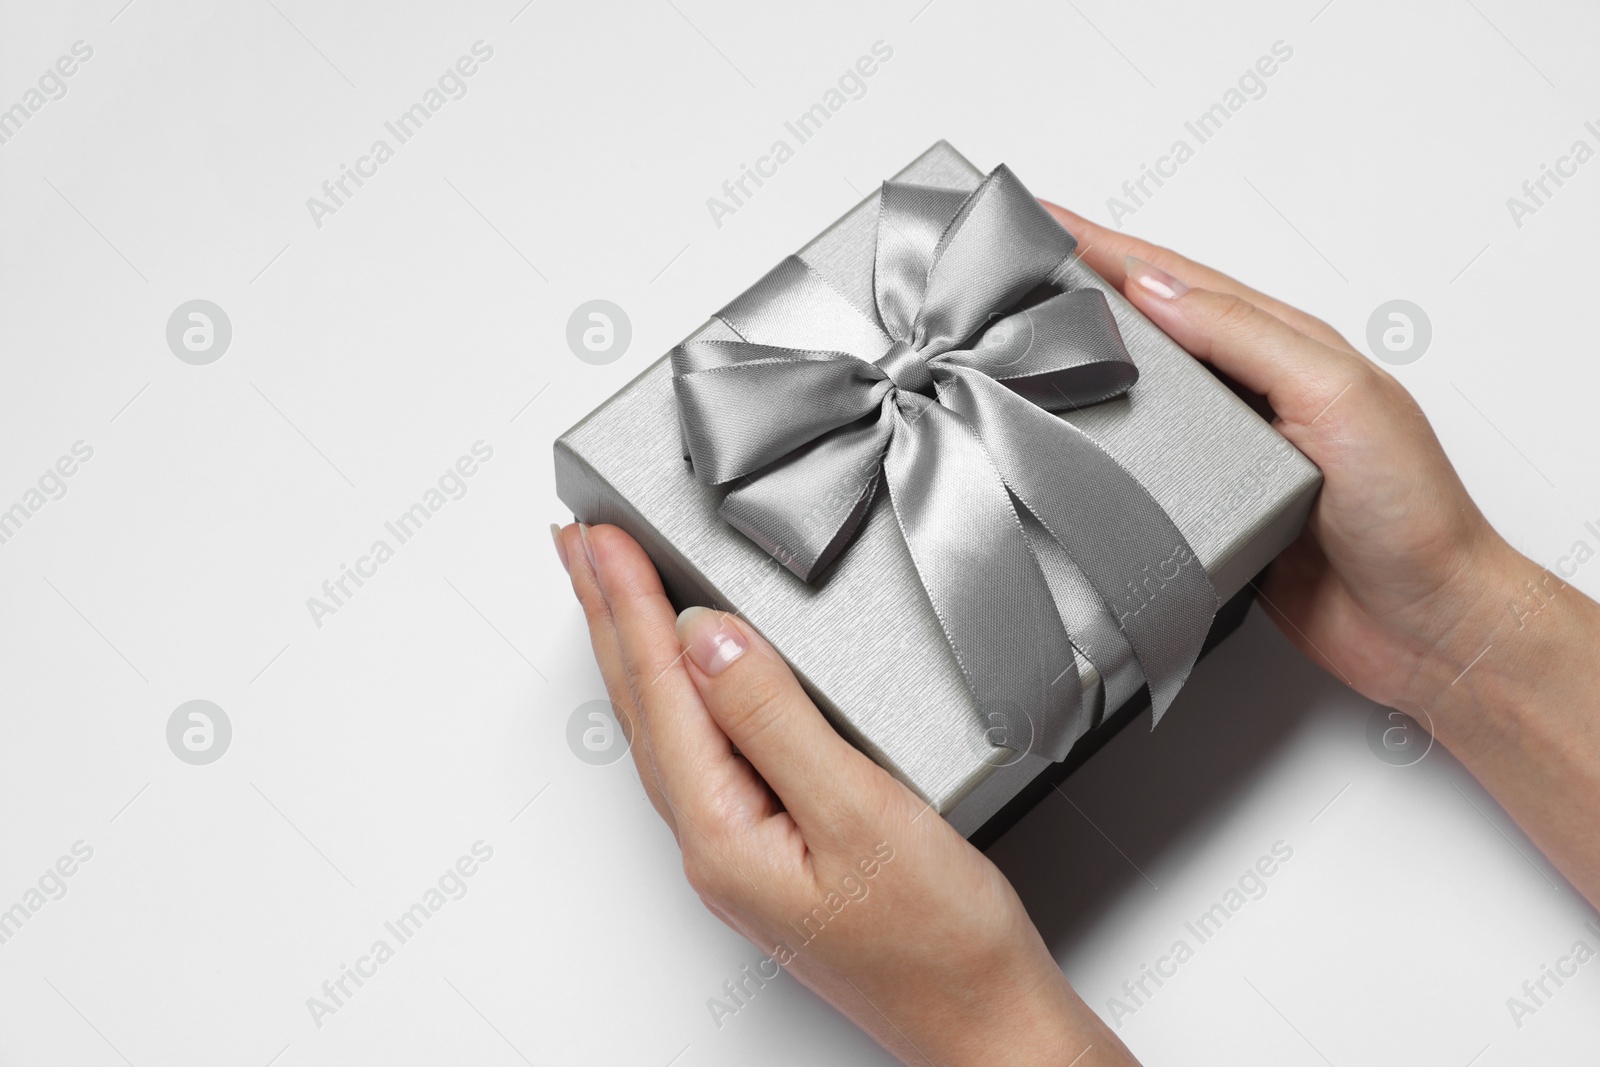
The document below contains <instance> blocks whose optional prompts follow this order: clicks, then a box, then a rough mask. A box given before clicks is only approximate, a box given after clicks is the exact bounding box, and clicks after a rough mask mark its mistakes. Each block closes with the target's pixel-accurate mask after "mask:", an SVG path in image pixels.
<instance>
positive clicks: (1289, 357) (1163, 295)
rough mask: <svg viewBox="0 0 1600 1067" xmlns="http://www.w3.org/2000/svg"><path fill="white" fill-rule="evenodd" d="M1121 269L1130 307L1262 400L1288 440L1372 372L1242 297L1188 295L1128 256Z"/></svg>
mask: <svg viewBox="0 0 1600 1067" xmlns="http://www.w3.org/2000/svg"><path fill="white" fill-rule="evenodd" d="M1126 269H1127V274H1128V281H1129V285H1128V298H1129V299H1130V300H1131V301H1133V303H1134V305H1135V306H1137V307H1138V308H1139V310H1140V311H1143V312H1144V313H1145V314H1146V315H1148V316H1149V317H1150V320H1151V321H1152V322H1154V323H1155V324H1156V325H1157V326H1159V327H1161V329H1162V330H1164V331H1166V333H1167V334H1168V335H1169V336H1170V337H1171V338H1172V339H1173V340H1175V341H1177V342H1178V343H1179V344H1180V345H1182V346H1183V347H1184V348H1185V349H1187V350H1188V351H1189V352H1190V353H1191V354H1192V355H1194V356H1195V357H1196V358H1198V359H1202V360H1205V361H1206V362H1208V363H1210V364H1212V365H1213V366H1215V367H1216V368H1217V369H1218V370H1220V371H1222V372H1223V373H1224V374H1226V375H1228V376H1229V377H1230V378H1232V379H1234V380H1235V381H1237V382H1238V383H1239V384H1240V385H1243V386H1244V387H1245V388H1246V389H1250V390H1252V391H1254V392H1257V393H1260V394H1261V395H1262V396H1265V397H1266V398H1267V403H1269V404H1271V405H1272V410H1273V411H1275V412H1276V413H1277V415H1278V419H1279V422H1280V424H1281V426H1280V428H1282V429H1283V430H1284V432H1285V433H1286V434H1288V435H1289V436H1291V437H1293V436H1294V434H1293V433H1292V432H1291V431H1292V430H1294V429H1296V428H1299V427H1307V426H1310V425H1312V424H1313V423H1315V422H1316V421H1317V420H1318V419H1319V418H1321V416H1322V415H1323V414H1324V413H1325V412H1326V411H1327V410H1328V408H1329V407H1331V406H1332V404H1333V403H1334V402H1335V401H1337V400H1338V399H1339V398H1340V397H1341V396H1342V395H1343V394H1344V392H1345V391H1346V390H1348V389H1349V388H1350V387H1351V386H1352V385H1354V384H1356V383H1357V382H1361V381H1370V380H1371V379H1372V378H1373V376H1374V375H1375V373H1376V372H1375V371H1374V370H1373V368H1372V365H1371V364H1370V363H1368V362H1367V361H1366V360H1365V359H1363V358H1362V357H1361V356H1357V355H1353V354H1351V353H1348V352H1344V351H1340V350H1337V349H1333V348H1330V347H1328V346H1327V345H1325V344H1322V343H1321V342H1319V341H1315V340H1313V339H1312V338H1310V337H1307V336H1306V335H1305V334H1303V333H1301V332H1300V331H1298V330H1296V329H1294V328H1292V327H1290V326H1289V325H1287V324H1286V323H1284V322H1283V321H1282V320H1281V319H1279V318H1277V317H1276V316H1273V315H1269V314H1267V313H1266V312H1265V311H1262V310H1261V309H1260V308H1258V307H1256V306H1255V305H1254V304H1252V303H1250V302H1249V301H1248V300H1246V299H1244V298H1243V297H1240V296H1237V295H1235V294H1233V293H1217V292H1213V291H1211V290H1209V289H1203V288H1190V287H1189V286H1188V285H1186V284H1185V283H1184V282H1183V281H1181V280H1179V279H1178V278H1175V277H1173V276H1172V275H1171V274H1168V273H1167V272H1166V271H1164V270H1162V269H1161V268H1160V267H1157V266H1154V265H1153V264H1150V263H1145V262H1143V261H1141V260H1139V259H1137V258H1135V257H1132V256H1130V257H1129V258H1128V260H1127V267H1126Z"/></svg>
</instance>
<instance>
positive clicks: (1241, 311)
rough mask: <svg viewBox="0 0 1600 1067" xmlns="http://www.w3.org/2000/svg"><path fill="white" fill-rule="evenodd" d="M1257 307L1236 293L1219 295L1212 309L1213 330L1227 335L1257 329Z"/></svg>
mask: <svg viewBox="0 0 1600 1067" xmlns="http://www.w3.org/2000/svg"><path fill="white" fill-rule="evenodd" d="M1258 314H1259V312H1258V311H1257V310H1256V306H1255V305H1254V304H1252V303H1250V301H1248V300H1246V299H1245V298H1244V297H1242V296H1238V295H1236V294H1234V293H1219V294H1218V295H1217V298H1216V300H1215V301H1214V302H1213V304H1212V307H1211V326H1212V328H1214V329H1216V330H1219V331H1223V332H1226V333H1245V332H1248V331H1250V330H1253V329H1254V328H1255V324H1256V316H1257V315H1258Z"/></svg>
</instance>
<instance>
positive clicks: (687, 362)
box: [672, 166, 1217, 760]
mask: <svg viewBox="0 0 1600 1067" xmlns="http://www.w3.org/2000/svg"><path fill="white" fill-rule="evenodd" d="M1075 247H1076V242H1075V241H1074V239H1073V238H1072V236H1071V235H1070V234H1068V233H1067V232H1066V231H1065V230H1064V229H1062V228H1061V227H1060V226H1059V225H1058V224H1057V223H1056V222H1055V220H1054V219H1052V218H1051V217H1050V215H1049V214H1048V213H1047V212H1046V211H1045V210H1044V209H1043V208H1042V207H1041V206H1040V205H1039V202H1038V201H1037V200H1035V199H1034V198H1033V196H1032V195H1031V194H1029V192H1028V190H1027V189H1026V188H1024V187H1023V185H1022V183H1021V182H1020V181H1018V180H1017V178H1016V177H1015V175H1013V174H1012V173H1011V171H1010V170H1009V169H1007V168H1006V167H1004V166H1001V167H998V168H996V169H995V170H994V171H993V172H992V173H991V174H989V175H988V177H986V178H985V179H984V180H983V182H982V184H980V185H979V186H978V187H977V188H976V189H975V190H973V191H972V192H971V193H970V194H966V193H963V192H961V191H960V190H955V189H940V188H931V187H928V186H920V185H910V184H906V183H901V182H885V183H884V184H883V190H882V193H881V195H880V211H879V217H878V239H877V250H876V260H875V264H874V270H873V290H874V297H875V301H876V306H875V307H874V308H871V309H860V308H857V307H856V306H855V305H854V304H852V303H851V302H850V301H849V300H848V299H846V298H845V297H844V296H842V295H841V294H840V293H839V292H838V291H837V290H835V289H834V288H833V287H832V286H830V285H829V284H828V283H827V282H826V281H825V280H824V279H823V278H822V277H821V276H819V275H817V274H815V273H814V272H813V271H812V270H811V269H810V268H809V267H808V266H807V265H806V264H805V263H804V262H803V261H801V260H800V259H799V258H797V257H794V256H790V257H789V258H787V259H785V260H784V261H783V262H782V263H780V264H779V265H778V266H777V267H775V268H774V269H773V270H772V271H771V272H770V273H768V274H767V275H766V277H764V278H762V279H761V281H759V282H757V283H756V284H755V285H754V286H752V287H751V288H750V289H749V290H747V291H746V292H745V293H744V294H742V295H741V296H739V297H738V298H737V299H735V300H734V301H733V302H732V303H731V304H729V305H728V306H727V307H726V308H723V309H722V311H720V312H718V318H720V319H721V320H722V321H723V322H725V323H726V324H727V325H728V326H729V327H730V328H731V329H732V330H733V331H734V332H735V333H736V334H737V335H738V336H739V337H741V338H743V340H742V341H706V340H690V341H687V342H685V343H684V344H682V345H680V346H679V347H677V348H676V349H674V350H673V352H672V367H673V375H674V378H673V385H674V388H675V390H676V393H677V398H678V405H679V413H680V420H681V423H682V428H683V434H684V440H685V443H686V445H687V447H688V450H689V455H690V457H691V459H692V460H693V463H694V470H695V473H696V476H697V477H699V478H700V479H701V480H702V481H703V482H706V483H708V484H711V485H722V484H724V483H728V482H735V481H737V482H738V483H739V484H738V485H736V486H734V487H733V488H731V489H730V490H729V492H728V493H727V494H726V496H725V497H724V498H723V501H722V504H721V506H720V508H719V511H720V513H721V515H722V516H723V517H724V518H725V519H726V520H727V521H728V522H729V523H730V524H732V525H733V526H734V527H736V528H737V529H738V530H740V531H741V532H743V533H744V534H745V535H746V536H748V537H749V538H751V539H752V540H753V541H755V542H756V543H757V544H758V545H760V546H761V547H762V548H763V549H765V550H766V551H767V552H769V553H771V554H772V555H773V556H775V557H776V558H778V559H779V560H781V561H782V562H783V563H784V565H785V566H787V567H788V568H789V569H790V570H791V571H793V572H794V573H795V574H796V575H797V576H798V577H799V578H800V579H801V580H802V581H807V582H810V581H812V580H814V579H815V578H816V577H817V576H818V575H819V574H820V573H821V572H822V571H823V570H824V569H825V568H826V567H827V566H828V565H829V564H830V563H831V562H832V561H833V560H834V559H835V558H837V556H838V555H839V554H840V553H841V552H842V551H843V550H844V549H845V547H846V545H847V544H848V543H849V541H850V539H851V537H852V535H853V534H854V533H855V531H856V529H857V528H858V527H859V526H860V524H861V522H862V521H863V520H864V518H865V517H866V514H867V510H868V508H869V506H870V505H871V504H872V501H873V499H874V497H875V495H876V494H877V491H878V487H879V484H880V482H882V483H884V484H886V485H887V487H888V491H889V500H890V503H891V504H892V507H893V511H894V515H895V518H896V520H897V521H898V523H899V525H900V530H901V532H902V534H903V535H904V537H905V543H906V546H907V547H908V548H909V549H910V554H911V558H912V561H913V563H914V564H915V566H916V570H917V575H918V578H919V579H920V581H921V583H922V585H923V588H924V589H925V590H926V591H927V594H928V598H929V600H930V601H931V602H932V605H933V609H934V611H935V613H936V614H937V616H938V619H939V623H940V626H941V627H942V629H943V631H944V634H945V636H946V638H947V639H948V640H949V643H950V647H951V649H952V650H953V651H954V653H955V657H956V661H957V663H958V664H959V665H960V668H961V671H962V674H963V676H964V677H965V679H966V682H967V685H968V687H969V688H970V689H971V691H972V694H973V696H974V697H975V698H976V701H977V704H978V707H979V708H980V709H981V710H982V712H983V713H984V714H985V716H986V717H987V718H988V719H989V720H990V721H991V722H992V723H993V724H995V726H996V727H998V729H997V730H992V731H991V739H992V740H994V741H995V742H996V743H997V744H1000V745H1002V746H1004V747H1007V748H1011V749H1015V750H1019V751H1024V750H1032V751H1038V752H1041V753H1042V754H1044V755H1046V756H1048V757H1049V758H1050V759H1052V760H1060V759H1063V758H1065V756H1066V754H1067V752H1068V750H1069V749H1070V748H1071V747H1072V743H1073V742H1074V741H1075V740H1077V738H1078V737H1080V736H1081V735H1082V734H1083V733H1084V732H1085V731H1087V730H1088V729H1089V728H1090V727H1091V726H1092V725H1093V713H1092V710H1091V709H1089V708H1088V707H1086V702H1085V701H1084V700H1083V696H1082V686H1081V682H1080V680H1079V677H1078V670H1077V665H1076V661H1075V659H1074V655H1073V649H1074V646H1076V648H1077V649H1078V650H1079V651H1080V652H1081V653H1082V654H1083V656H1084V658H1085V659H1086V660H1088V661H1089V662H1090V663H1092V664H1095V665H1096V668H1097V670H1098V671H1099V673H1100V674H1101V675H1102V677H1104V676H1106V674H1107V666H1108V665H1109V664H1110V663H1111V662H1112V661H1114V660H1115V659H1116V657H1117V656H1118V650H1119V648H1120V649H1121V650H1122V651H1123V652H1124V653H1125V652H1126V651H1127V650H1130V649H1131V652H1132V654H1133V656H1134V657H1135V658H1136V660H1137V662H1138V666H1139V670H1140V672H1142V674H1143V676H1144V678H1145V680H1146V681H1147V683H1148V684H1149V687H1150V697H1151V703H1152V705H1153V707H1154V709H1155V715H1156V717H1157V719H1159V717H1160V715H1161V713H1162V712H1164V711H1165V710H1166V708H1167V706H1168V705H1169V704H1170V703H1171V702H1172V699H1173V697H1174V696H1175V695H1176V693H1177V691H1178V689H1179V688H1180V687H1181V686H1182V684H1183V682H1184V680H1185V678H1187V677H1188V674H1189V670H1190V668H1191V667H1192V666H1193V664H1194V661H1195V658H1196V656H1197V655H1198V654H1199V650H1200V645H1201V642H1202V641H1203V640H1204V638H1205V635H1206V631H1207V629H1208V627H1209V624H1210V621H1211V618H1212V616H1213V615H1214V614H1215V612H1216V606H1217V598H1216V592H1215V590H1214V589H1213V588H1212V586H1211V581H1210V579H1209V578H1208V577H1207V575H1206V573H1205V570H1204V568H1202V567H1201V566H1200V564H1199V562H1198V560H1196V559H1195V556H1194V552H1193V550H1192V549H1191V548H1190V547H1189V545H1188V543H1187V542H1186V541H1185V540H1184V537H1183V535H1182V534H1181V533H1180V532H1179V531H1178V529H1177V527H1176V526H1174V525H1173V523H1172V520H1171V519H1170V518H1169V517H1168V516H1167V514H1166V512H1165V511H1164V510H1162V508H1161V506H1160V505H1159V504H1157V503H1156V501H1155V500H1154V499H1153V498H1152V497H1151V496H1150V494H1149V493H1148V492H1147V491H1146V490H1145V489H1144V487H1143V486H1142V485H1140V484H1139V482H1138V481H1137V480H1136V479H1135V478H1134V477H1133V476H1132V475H1131V474H1129V473H1128V472H1127V471H1126V470H1125V469H1123V467H1122V466H1121V465H1120V464H1119V463H1117V461H1116V460H1114V459H1113V458H1112V457H1111V456H1110V455H1109V454H1107V453H1106V452H1105V451H1104V450H1103V449H1102V448H1100V447H1099V446H1098V445H1097V444H1095V442H1094V441H1093V440H1091V439H1090V438H1089V437H1088V436H1087V435H1085V434H1084V433H1083V432H1082V431H1080V430H1079V429H1077V428H1076V427H1075V426H1073V425H1072V424H1071V423H1069V422H1066V421H1064V420H1063V419H1061V418H1059V417H1058V416H1057V415H1055V414H1052V412H1056V411H1064V410H1069V409H1073V408H1078V407H1083V406H1085V405H1088V404H1096V403H1099V402H1101V401H1104V400H1108V399H1110V398H1112V397H1116V396H1121V395H1122V394H1124V393H1126V392H1127V390H1128V389H1129V387H1130V386H1132V385H1133V383H1134V382H1135V380H1137V378H1138V369H1137V368H1136V367H1135V366H1134V364H1133V362H1132V360H1131V359H1130V358H1129V356H1128V352H1127V349H1126V348H1125V347H1124V345H1123V343H1122V338H1121V335H1120V334H1119V332H1118V330H1117V324H1116V320H1115V319H1114V318H1113V317H1112V314H1111V309H1110V307H1109V306H1108V305H1107V304H1106V299H1105V296H1104V294H1103V293H1101V292H1100V291H1099V290H1098V289H1092V288H1090V289H1076V290H1066V291H1061V286H1060V284H1059V283H1060V278H1061V276H1062V275H1063V273H1064V271H1065V268H1066V267H1067V264H1068V262H1069V259H1070V257H1071V255H1072V252H1073V249H1074V248H1075ZM1051 292H1053V293H1054V295H1046V294H1049V293H1051ZM1040 297H1043V299H1040ZM1008 309H1015V310H1011V311H1010V313H1009V314H1007V313H1006V312H1007V311H1008ZM869 312H870V313H869ZM864 622H865V623H867V624H869V625H870V624H877V625H891V624H892V623H891V622H890V621H889V620H864ZM885 684H892V680H891V679H885ZM1110 695H1111V694H1110V693H1109V691H1108V692H1107V696H1108V698H1109V696H1110Z"/></svg>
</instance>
